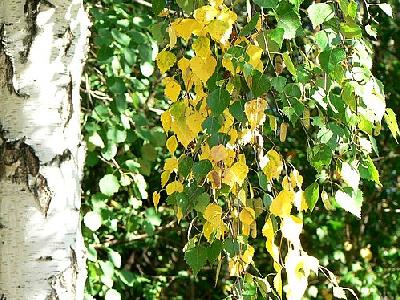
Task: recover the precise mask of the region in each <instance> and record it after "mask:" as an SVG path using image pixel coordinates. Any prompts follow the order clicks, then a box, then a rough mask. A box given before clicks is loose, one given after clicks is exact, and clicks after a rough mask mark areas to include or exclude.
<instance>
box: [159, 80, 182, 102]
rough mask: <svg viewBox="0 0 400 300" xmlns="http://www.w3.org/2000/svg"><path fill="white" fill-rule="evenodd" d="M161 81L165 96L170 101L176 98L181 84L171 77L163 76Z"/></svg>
mask: <svg viewBox="0 0 400 300" xmlns="http://www.w3.org/2000/svg"><path fill="white" fill-rule="evenodd" d="M162 82H163V84H164V85H165V90H164V93H165V96H167V98H168V99H170V100H171V101H172V102H175V101H176V100H178V97H179V94H180V93H181V85H180V84H179V83H178V81H176V80H175V79H173V78H172V77H165V78H164V79H163V81H162Z"/></svg>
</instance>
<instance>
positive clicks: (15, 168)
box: [0, 129, 52, 216]
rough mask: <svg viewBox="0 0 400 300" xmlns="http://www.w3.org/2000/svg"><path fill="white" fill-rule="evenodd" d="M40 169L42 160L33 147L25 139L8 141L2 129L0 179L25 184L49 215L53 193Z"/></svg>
mask: <svg viewBox="0 0 400 300" xmlns="http://www.w3.org/2000/svg"><path fill="white" fill-rule="evenodd" d="M39 169H40V161H39V158H38V157H37V156H36V154H35V151H34V150H33V148H32V147H31V146H29V145H27V144H26V143H25V140H24V139H20V140H16V141H7V139H6V138H5V137H4V132H3V131H1V129H0V180H10V181H11V182H13V183H16V184H21V185H23V186H25V187H26V188H27V189H28V190H29V191H30V192H31V193H32V194H33V196H34V198H35V200H36V202H37V204H38V205H39V208H40V210H41V212H42V213H43V214H44V215H45V216H47V211H48V209H49V205H50V201H51V199H52V194H51V191H50V189H49V187H48V184H47V179H46V178H44V176H43V175H42V174H40V173H39Z"/></svg>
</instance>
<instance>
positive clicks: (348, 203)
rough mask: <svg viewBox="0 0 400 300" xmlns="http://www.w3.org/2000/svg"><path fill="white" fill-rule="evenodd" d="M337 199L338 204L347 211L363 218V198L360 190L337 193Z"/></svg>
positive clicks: (348, 189) (344, 190)
mask: <svg viewBox="0 0 400 300" xmlns="http://www.w3.org/2000/svg"><path fill="white" fill-rule="evenodd" d="M335 199H336V203H337V204H338V205H339V206H340V207H341V208H343V209H344V210H345V211H348V212H350V213H352V214H353V215H355V216H356V217H357V218H359V219H360V218H361V206H362V202H363V196H362V192H361V191H360V190H357V191H353V190H352V189H351V188H344V189H343V191H340V190H339V191H337V192H336V194H335Z"/></svg>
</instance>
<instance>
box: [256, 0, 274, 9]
mask: <svg viewBox="0 0 400 300" xmlns="http://www.w3.org/2000/svg"><path fill="white" fill-rule="evenodd" d="M253 2H254V3H255V4H257V5H258V6H260V7H265V8H276V7H277V6H278V3H279V0H253Z"/></svg>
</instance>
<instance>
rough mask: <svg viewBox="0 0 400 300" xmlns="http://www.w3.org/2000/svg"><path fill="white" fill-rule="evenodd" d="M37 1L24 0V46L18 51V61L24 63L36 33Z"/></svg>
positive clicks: (38, 0)
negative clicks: (25, 33)
mask: <svg viewBox="0 0 400 300" xmlns="http://www.w3.org/2000/svg"><path fill="white" fill-rule="evenodd" d="M39 3H40V0H26V1H25V4H24V13H25V17H26V30H27V32H28V33H27V35H26V37H25V38H24V41H23V42H24V46H25V49H24V50H23V51H21V52H20V54H19V55H20V61H21V63H23V64H24V63H26V62H27V60H28V55H29V51H30V50H31V46H32V43H33V40H34V38H35V37H36V34H37V25H36V18H37V15H38V13H39Z"/></svg>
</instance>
